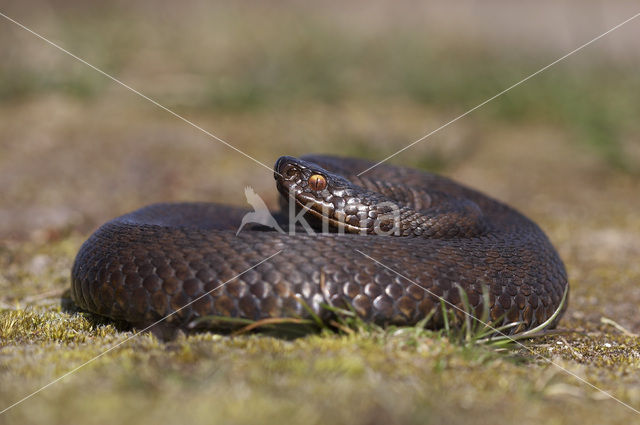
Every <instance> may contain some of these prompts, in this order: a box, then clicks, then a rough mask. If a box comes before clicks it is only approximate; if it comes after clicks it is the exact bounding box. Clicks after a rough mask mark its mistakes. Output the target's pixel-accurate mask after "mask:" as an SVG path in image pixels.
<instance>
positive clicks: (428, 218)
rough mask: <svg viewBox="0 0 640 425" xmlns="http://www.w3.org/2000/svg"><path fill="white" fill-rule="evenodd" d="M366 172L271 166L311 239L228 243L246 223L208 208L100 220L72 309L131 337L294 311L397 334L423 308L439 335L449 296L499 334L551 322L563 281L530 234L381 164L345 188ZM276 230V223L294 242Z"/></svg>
mask: <svg viewBox="0 0 640 425" xmlns="http://www.w3.org/2000/svg"><path fill="white" fill-rule="evenodd" d="M370 165H371V163H369V162H367V161H364V160H360V159H351V158H335V157H328V156H309V157H306V158H304V159H295V158H290V157H282V158H280V159H279V160H278V162H277V163H276V166H275V178H276V181H277V187H278V190H279V191H280V192H281V194H282V195H284V196H283V197H282V199H283V201H284V202H283V204H284V208H283V211H287V205H288V203H291V205H292V206H295V208H296V210H295V212H294V214H297V213H298V212H299V211H302V210H303V209H304V211H306V213H305V218H306V219H307V221H308V222H309V223H311V226H312V228H314V229H320V228H321V227H322V226H323V225H324V226H326V227H325V232H323V233H320V234H318V233H317V234H308V233H307V232H306V231H305V230H304V229H301V228H300V226H298V228H297V229H295V230H296V232H295V234H291V232H289V233H281V232H277V231H275V230H269V229H266V228H265V227H264V226H253V227H251V226H248V227H245V228H244V229H243V230H242V231H241V232H240V233H239V234H238V235H236V230H237V229H238V228H239V225H240V222H241V220H242V218H243V216H244V215H245V214H246V213H248V212H249V210H245V209H242V208H235V207H229V206H224V205H217V204H210V203H175V204H156V205H151V206H148V207H145V208H142V209H140V210H137V211H135V212H132V213H130V214H126V215H124V216H122V217H119V218H116V219H114V220H111V221H109V222H108V223H106V224H104V225H103V226H102V227H100V228H99V229H98V230H97V231H96V232H95V233H94V234H93V235H92V236H91V237H90V238H89V239H88V240H87V241H86V242H85V243H84V244H83V245H82V248H81V249H80V251H79V253H78V255H77V258H76V261H75V264H74V266H73V271H72V297H73V299H74V301H75V302H76V303H77V304H78V305H79V306H80V307H81V308H83V309H86V310H88V311H91V312H93V313H96V314H99V315H103V316H107V317H110V318H113V319H117V320H125V321H127V322H130V323H132V324H134V325H136V326H144V325H147V324H151V323H154V322H155V321H157V320H159V319H161V318H163V317H165V316H167V315H170V316H169V317H168V318H167V319H166V320H165V322H166V324H168V325H169V326H172V327H177V328H182V327H187V326H188V325H189V323H192V322H193V321H194V319H197V318H199V317H203V316H229V317H238V318H247V319H252V320H259V319H263V318H272V317H308V316H309V313H308V311H307V310H306V308H305V307H310V308H311V309H312V310H313V311H314V313H315V314H317V315H318V316H320V317H322V318H328V317H329V316H330V315H331V314H332V313H331V311H330V310H329V309H326V308H324V307H323V305H332V306H338V307H344V306H350V307H352V308H353V309H354V310H355V311H356V312H357V314H358V315H359V316H360V317H361V318H363V319H364V320H366V321H372V322H375V323H378V324H397V325H408V324H415V323H417V322H418V321H420V320H421V319H423V318H425V317H426V316H427V315H429V313H430V312H431V311H432V310H433V309H436V310H435V311H436V312H437V313H436V314H435V315H433V316H432V319H431V325H433V326H438V325H439V323H440V321H441V320H442V317H441V312H440V300H439V299H438V297H443V298H444V299H445V300H447V301H449V302H451V303H453V304H455V305H457V306H460V307H464V304H465V303H464V302H463V299H462V298H461V291H460V290H461V289H462V290H463V291H464V293H466V297H467V298H468V305H467V306H468V307H471V309H472V313H474V314H476V315H478V316H479V315H480V313H481V311H482V310H483V303H484V302H485V301H484V300H485V299H488V302H489V307H490V309H489V311H490V316H491V318H492V319H494V320H496V321H499V322H500V323H507V322H509V323H510V322H515V321H518V322H521V325H520V326H518V327H517V328H512V330H511V332H519V331H522V330H525V329H531V328H533V327H535V326H537V325H540V324H541V323H543V322H545V321H546V320H547V319H549V318H550V317H551V316H552V314H553V313H554V312H555V311H556V310H557V309H558V307H559V305H560V303H561V300H562V298H563V295H564V294H565V293H566V290H567V288H568V287H567V285H568V283H567V275H566V272H565V269H564V265H563V264H562V261H561V260H560V258H559V256H558V254H557V253H556V251H555V249H554V248H553V246H552V245H551V243H550V242H549V240H548V239H547V237H546V236H545V235H544V233H543V232H542V231H541V230H540V228H539V227H538V226H537V225H536V224H535V223H533V222H532V221H530V220H529V219H527V218H526V217H524V216H523V215H521V214H520V213H518V212H517V211H515V210H513V209H512V208H510V207H508V206H506V205H504V204H502V203H500V202H497V201H495V200H493V199H491V198H489V197H487V196H485V195H483V194H481V193H479V192H476V191H474V190H472V189H469V188H466V187H464V186H462V185H459V184H457V183H455V182H453V181H451V180H449V179H446V178H444V177H440V176H437V175H433V174H429V173H426V172H422V171H418V170H412V169H408V168H402V167H395V166H390V165H380V166H377V167H375V168H373V169H372V170H371V171H369V172H368V173H366V174H365V176H366V177H357V176H356V175H355V172H356V171H357V170H363V169H365V168H367V167H369V166H370ZM290 196H291V197H290ZM287 217H288V214H285V213H282V214H280V215H279V219H278V222H279V223H280V224H281V226H282V227H283V228H284V229H285V230H293V228H292V227H291V226H289V227H287V223H288V220H287ZM327 230H328V232H327ZM278 251H281V252H280V253H279V254H277V255H275V256H274V257H273V258H271V259H269V260H268V261H265V262H263V263H261V264H260V265H258V266H257V267H254V268H251V267H252V266H254V265H256V264H258V263H260V262H261V261H263V260H264V259H265V258H267V257H269V256H271V255H273V254H275V253H277V252H278ZM364 254H366V256H365V255H364ZM372 258H373V259H375V260H377V261H379V262H380V263H382V264H384V265H385V266H387V267H388V268H386V267H383V266H381V265H380V264H379V263H376V262H375V261H373V260H372ZM250 268H251V269H250ZM247 269H250V270H248V271H246V270H247ZM238 275H240V276H238ZM407 278H408V279H407ZM483 295H484V296H483ZM487 295H488V296H487ZM300 300H303V301H304V303H306V306H303V305H302V304H301V303H300ZM565 306H566V303H565ZM172 313H175V314H172ZM559 317H560V315H558V316H557V318H556V319H555V320H554V322H557V319H559ZM554 324H555V323H554Z"/></svg>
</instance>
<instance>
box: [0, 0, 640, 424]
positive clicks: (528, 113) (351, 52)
mask: <svg viewBox="0 0 640 425" xmlns="http://www.w3.org/2000/svg"><path fill="white" fill-rule="evenodd" d="M471 3H472V2H462V3H461V5H460V6H458V7H452V6H447V4H448V3H447V2H433V3H432V5H430V6H421V7H417V6H416V5H414V7H408V6H406V7H390V6H389V5H386V4H384V3H380V2H376V3H374V4H372V5H371V6H370V8H364V10H361V9H362V8H357V7H355V6H350V7H342V6H341V5H340V4H337V3H335V4H334V3H328V4H326V5H323V6H301V5H295V4H286V3H247V4H244V5H242V6H240V5H238V6H233V5H228V4H227V5H221V6H212V5H210V4H208V3H204V2H189V3H188V4H187V6H183V7H176V6H174V5H171V4H161V5H152V4H151V3H149V2H139V3H138V2H137V3H136V6H132V5H130V4H129V3H126V2H116V3H113V4H111V5H110V6H101V7H100V8H99V9H96V8H95V7H93V8H90V7H88V6H83V3H76V2H68V1H67V2H52V3H49V2H40V3H38V5H39V6H38V7H37V8H32V9H26V8H24V7H22V6H20V2H13V4H12V3H11V2H10V3H9V4H8V5H7V6H6V8H5V6H3V10H2V12H3V13H6V14H7V15H9V16H11V17H12V18H14V19H17V20H19V21H21V22H22V23H24V24H25V25H27V26H28V27H30V28H32V29H34V30H36V31H39V32H41V33H42V34H43V35H44V36H46V37H49V38H51V40H52V41H54V42H56V43H59V44H60V45H62V46H64V47H65V48H68V49H69V50H70V51H71V52H73V53H75V54H77V55H79V56H81V57H82V58H84V59H86V60H87V61H89V62H91V63H92V64H94V65H96V66H98V67H99V68H101V69H104V70H105V71H106V72H109V73H112V74H113V75H114V76H116V77H117V78H119V79H121V80H122V81H124V82H126V83H127V84H130V85H131V86H133V87H135V88H136V89H138V90H140V91H141V92H143V93H144V94H146V95H148V96H150V97H152V98H153V99H155V100H157V101H158V102H160V103H161V104H163V105H166V106H168V107H170V108H171V109H172V110H175V111H177V112H178V113H180V114H181V115H183V116H185V117H188V119H189V120H191V121H193V122H194V123H196V124H197V125H198V126H201V127H202V128H204V129H206V130H208V131H210V132H212V133H214V134H216V135H217V136H219V137H222V138H223V139H224V140H226V141H228V142H229V143H231V144H233V145H234V146H236V147H237V148H239V149H241V150H243V151H245V152H247V153H248V154H250V155H251V156H252V157H254V158H255V159H257V160H259V161H260V162H263V163H264V164H266V165H267V166H268V167H271V165H272V164H273V162H274V161H275V159H276V158H277V157H278V156H280V155H283V154H287V155H294V156H296V155H300V154H304V153H312V152H322V153H333V154H344V155H357V156H362V157H367V158H370V159H374V160H376V159H380V158H384V157H385V156H387V155H389V154H391V153H393V152H395V151H396V150H398V149H400V148H402V147H404V146H406V145H407V144H408V143H410V142H411V141H413V140H416V139H417V138H419V137H420V136H422V135H424V134H426V133H428V132H430V131H432V130H434V129H436V128H438V127H439V126H441V125H442V124H444V123H446V122H448V121H450V120H451V119H453V118H455V117H456V116H458V115H460V114H462V113H463V112H465V111H466V110H468V109H470V108H471V107H473V106H475V105H477V104H479V103H480V102H482V101H483V100H485V99H486V98H488V97H491V96H492V95H494V94H496V93H498V92H500V91H501V90H503V89H505V88H506V87H508V86H510V85H511V84H513V83H515V82H517V81H519V80H520V79H522V78H524V77H525V76H527V75H529V74H531V73H532V72H534V71H536V70H538V69H539V68H541V67H542V66H544V65H546V64H548V63H550V62H552V61H553V60H555V59H556V58H558V57H560V56H562V55H563V54H564V53H566V52H567V51H570V50H571V49H572V48H575V47H577V46H578V45H580V44H582V43H584V42H586V41H588V40H589V39H590V38H593V37H595V36H597V35H599V34H601V33H603V32H604V31H606V30H607V29H608V28H610V27H613V26H614V25H616V24H617V23H619V22H621V21H623V20H624V19H626V18H628V17H630V16H631V15H632V14H633V13H635V12H637V11H633V10H631V9H630V8H629V7H628V6H629V5H630V4H631V3H625V2H610V3H599V2H591V1H588V2H567V3H566V4H565V9H562V11H563V12H562V13H564V14H565V15H562V13H558V10H557V9H555V7H556V6H553V5H552V2H542V3H541V4H544V5H546V6H545V7H542V8H540V9H536V11H532V10H528V9H527V10H525V9H519V8H518V7H515V6H508V9H505V8H506V6H505V4H506V3H509V2H500V1H494V2H488V3H487V4H488V5H487V6H486V7H483V8H482V9H478V7H477V6H475V9H474V8H473V7H471ZM578 3H580V11H581V13H580V14H579V15H580V16H573V14H572V13H571V12H572V11H573V10H575V8H577V7H578ZM563 4H564V3H563ZM605 4H606V5H607V7H605V6H604V5H605ZM503 6H504V7H503ZM491 8H493V9H491ZM572 8H574V9H572ZM492 10H493V12H495V13H493V12H492ZM505 10H508V12H505ZM470 11H475V12H474V13H471V12H470ZM476 12H477V13H476ZM522 16H529V18H530V19H525V21H527V22H523V23H522V25H517V23H514V21H515V18H517V17H520V18H521V17H522ZM558 16H571V19H567V21H566V22H564V23H565V24H566V25H564V26H563V25H561V24H562V23H561V22H558V21H557V19H559V18H558ZM547 18H548V19H547ZM530 21H535V22H541V24H540V25H539V26H536V25H532V23H531V22H530ZM425 23H428V25H426V24H425ZM558 28H562V30H559V29H558ZM505 34H506V35H505ZM637 34H638V24H637V23H629V24H628V27H623V28H621V29H619V30H618V31H617V32H615V33H612V34H610V35H609V36H608V38H607V39H603V40H602V42H598V43H596V44H594V45H593V46H590V47H588V48H586V49H585V50H584V51H582V52H580V53H578V54H576V55H575V56H572V57H570V58H568V59H567V60H566V61H564V62H562V63H559V64H558V65H556V66H555V67H553V68H551V69H549V70H547V71H545V72H544V73H542V74H540V75H538V76H536V77H534V78H532V79H531V80H529V81H527V82H526V83H524V84H523V85H522V86H519V87H517V88H515V89H513V90H512V91H510V92H509V93H508V94H506V95H505V96H502V97H500V98H499V99H496V100H495V101H493V102H492V103H490V104H487V105H486V106H484V107H483V108H481V109H478V110H477V111H474V112H473V113H472V114H469V115H468V116H466V117H464V118H463V119H461V120H459V121H457V122H455V123H454V124H452V125H451V126H449V127H447V128H445V129H443V130H442V131H440V132H438V133H437V134H435V135H433V136H432V137H430V138H428V139H427V140H425V141H424V142H421V143H419V144H418V145H416V146H415V147H413V148H411V149H410V150H408V151H406V152H404V153H403V154H400V155H398V156H397V157H395V158H393V159H392V160H391V162H392V163H395V164H401V165H408V166H413V167H419V168H425V169H429V170H432V171H437V172H440V173H442V174H445V175H447V176H450V177H452V178H454V179H455V180H458V181H460V182H463V183H466V184H468V185H471V186H473V187H475V188H478V189H480V190H482V191H484V192H486V193H488V194H491V195H492V196H494V197H496V198H498V199H501V200H503V201H505V202H507V203H509V204H511V205H513V206H515V207H516V208H517V209H519V210H520V211H522V212H524V213H525V214H526V215H528V216H529V217H531V218H532V219H534V220H535V221H536V222H538V223H539V224H540V226H541V227H542V228H543V229H544V230H545V232H546V233H547V234H548V235H549V237H550V239H551V240H552V242H553V243H554V245H555V246H556V247H557V249H558V251H559V253H560V255H561V257H562V258H563V260H564V261H565V264H566V266H567V271H568V274H569V277H570V285H571V293H570V300H569V308H568V310H567V312H566V314H565V316H564V318H563V320H562V321H561V322H560V327H559V332H558V333H556V334H552V335H548V336H545V337H541V338H535V339H530V340H523V341H521V342H522V343H523V344H524V346H520V345H517V344H512V345H510V346H506V347H502V348H499V349H498V348H496V347H492V346H488V345H486V344H472V343H468V342H465V341H464V340H462V339H461V338H459V337H457V335H456V334H455V333H446V332H445V333H443V332H440V333H438V332H435V333H434V332H428V331H424V330H421V329H417V328H404V329H379V328H375V327H362V328H360V329H357V330H356V331H348V332H334V331H329V330H325V331H323V332H320V333H318V334H311V335H308V336H305V337H301V338H297V339H288V338H283V337H273V336H268V335H263V334H249V335H240V336H228V335H217V334H210V333H203V334H196V335H189V336H181V337H179V338H178V339H176V340H174V341H172V342H166V343H165V342H161V341H158V340H157V339H155V338H154V337H153V336H151V335H149V334H143V335H139V336H135V337H133V338H132V336H133V333H132V332H131V331H130V330H126V329H123V328H121V327H116V324H114V323H112V322H110V321H108V320H103V319H100V318H97V317H95V316H92V315H90V314H88V313H83V312H77V311H75V310H74V309H73V306H70V305H69V300H68V297H67V294H66V291H67V290H68V288H69V273H70V268H71V265H72V262H73V259H74V256H75V254H76V252H77V250H78V248H79V246H80V244H81V243H82V242H83V241H84V239H86V237H88V235H89V234H90V232H91V231H92V230H93V229H95V228H96V226H98V225H99V224H101V223H102V222H104V221H106V220H108V219H109V218H112V217H114V216H116V215H118V214H122V213H124V212H127V211H129V210H132V209H134V208H137V207H139V206H142V205H144V204H148V203H151V202H156V201H177V200H205V201H206V200H211V201H216V202H224V203H231V204H237V205H242V204H243V203H244V195H243V193H244V187H245V186H247V185H250V186H252V187H253V188H254V189H255V190H256V192H257V193H259V194H260V195H261V196H263V198H265V199H266V200H267V201H268V203H270V205H272V206H275V205H276V194H275V192H276V191H275V188H274V187H273V181H272V180H271V173H270V171H268V170H266V169H264V168H263V167H262V166H261V165H259V164H256V163H255V162H253V161H251V160H249V159H247V158H245V157H243V156H242V155H239V154H238V153H237V152H235V151H233V150H231V149H229V148H227V147H225V146H224V145H223V144H221V143H220V142H218V141H216V140H213V139H211V138H209V137H208V136H206V135H204V134H203V133H201V132H199V131H198V130H197V129H195V128H194V127H192V126H189V125H188V124H187V123H185V122H183V121H181V120H179V119H177V118H176V117H174V116H172V115H170V114H168V113H167V112H166V111H163V110H162V109H159V108H157V107H156V106H154V105H152V104H151V103H149V102H148V101H146V100H144V99H142V98H140V97H138V96H137V95H135V94H134V93H131V92H130V91H128V90H127V89H125V88H123V87H122V86H119V85H117V84H116V83H114V82H113V81H111V80H109V79H107V78H105V77H104V76H102V75H100V74H98V73H97V72H96V71H94V70H91V69H90V68H87V67H86V66H85V65H83V64H81V63H78V62H77V61H75V60H74V59H72V58H71V57H69V56H67V55H65V54H64V53H62V52H60V51H59V50H56V49H55V48H54V47H52V46H51V45H48V44H46V43H45V42H43V41H42V40H39V39H38V38H36V37H35V36H33V35H32V34H29V33H28V32H26V31H24V30H22V29H20V28H19V27H17V26H16V25H15V24H12V23H10V22H8V21H6V20H4V19H2V18H0V40H1V41H0V59H1V60H2V62H3V64H4V65H3V67H2V68H0V117H1V119H0V187H3V191H2V198H1V199H0V238H1V239H0V383H1V384H0V410H2V409H5V408H6V407H9V406H11V405H12V404H13V403H15V402H18V401H20V400H21V399H22V398H23V397H26V396H29V394H31V393H33V392H34V391H36V390H38V389H40V388H42V387H43V386H45V385H47V384H49V383H52V381H54V380H56V379H58V378H62V379H60V380H59V381H57V382H55V383H52V384H51V385H50V386H48V387H46V388H44V389H42V391H41V392H39V393H37V394H35V395H33V396H32V397H30V398H28V399H26V400H24V401H23V402H22V403H20V404H18V405H16V406H15V407H13V408H11V409H10V410H8V411H7V412H5V413H3V414H0V423H51V424H57V423H70V422H74V423H86V424H92V423H95V424H103V423H114V422H118V423H122V424H128V423H132V424H133V423H136V424H138V423H151V422H154V423H158V422H160V423H194V424H196V423H210V422H216V423H238V424H242V423H247V424H251V423H256V422H262V423H267V424H271V423H273V424H275V423H307V424H319V423H353V424H373V423H416V424H417V423H443V422H446V423H460V424H462V423H470V422H473V423H487V424H489V423H492V424H493V423H497V422H500V423H518V424H529V423H531V424H533V423H542V422H544V423H551V424H554V423H558V424H559V423H578V424H590V423H630V422H632V421H633V420H634V419H636V414H637V413H635V412H634V411H633V410H632V409H639V410H640V374H639V373H638V372H639V368H640V339H639V338H638V336H637V335H638V334H639V333H640V317H638V315H637V310H638V306H639V305H640V289H639V288H638V285H637V283H638V281H639V280H640V263H638V261H637V259H638V256H639V255H640V215H638V211H640V197H639V196H638V193H640V140H639V134H640V124H639V123H638V120H637V116H638V114H639V113H640V101H638V98H637V92H638V89H639V88H640V77H639V76H638V74H637V69H638V61H639V57H638V55H637V48H635V50H634V49H633V47H634V40H637V39H638V38H637ZM635 43H636V44H635V47H637V42H635ZM63 306H64V308H63ZM107 350H109V351H107ZM96 356H99V357H96ZM85 362H89V363H87V364H86V365H85ZM81 366H82V367H81ZM78 367H80V369H78V370H75V368H78ZM69 372H71V373H69ZM67 374H68V375H67ZM583 380H584V381H587V382H588V383H585V382H584V381H583ZM614 397H615V399H617V400H615V399H614ZM623 403H624V404H623ZM625 404H626V406H625Z"/></svg>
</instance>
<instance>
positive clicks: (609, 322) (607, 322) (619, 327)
mask: <svg viewBox="0 0 640 425" xmlns="http://www.w3.org/2000/svg"><path fill="white" fill-rule="evenodd" d="M600 323H602V324H604V325H609V326H613V327H614V328H616V329H617V330H619V331H620V332H622V333H623V334H625V335H627V336H632V337H636V338H637V337H638V336H639V335H638V334H635V333H633V332H631V331H630V330H628V329H626V328H625V327H623V326H622V325H621V324H619V323H618V322H615V321H614V320H612V319H609V318H608V317H604V316H602V317H601V318H600Z"/></svg>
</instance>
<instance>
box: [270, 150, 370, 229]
mask: <svg viewBox="0 0 640 425" xmlns="http://www.w3.org/2000/svg"><path fill="white" fill-rule="evenodd" d="M274 178H275V179H276V183H277V187H278V191H279V192H280V194H281V195H282V196H283V198H285V200H286V201H287V202H288V203H289V204H291V203H294V204H295V206H296V209H297V210H298V211H300V210H302V209H304V210H306V211H307V212H308V215H309V216H310V217H313V218H315V219H318V220H320V221H321V222H322V223H325V222H328V224H329V225H330V226H331V227H332V228H343V229H345V230H347V231H348V232H354V233H355V232H362V231H365V232H367V231H368V230H370V229H371V226H372V220H371V219H370V217H371V215H370V214H369V211H371V210H372V208H375V204H376V202H377V201H378V200H379V198H380V196H379V195H378V194H375V193H373V192H370V191H368V190H366V189H364V188H361V187H359V186H357V185H354V184H352V183H351V182H350V181H349V180H347V179H345V178H344V177H342V176H340V175H338V174H335V173H332V172H330V171H328V170H326V169H324V168H322V167H320V166H319V165H317V164H314V163H312V162H309V161H305V160H302V159H298V158H293V157H290V156H283V157H280V158H279V159H278V160H277V161H276V164H275V167H274Z"/></svg>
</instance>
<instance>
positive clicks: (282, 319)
mask: <svg viewBox="0 0 640 425" xmlns="http://www.w3.org/2000/svg"><path fill="white" fill-rule="evenodd" d="M283 323H294V324H298V325H299V324H304V325H311V324H314V322H313V321H311V320H308V319H296V318H294V317H270V318H268V319H262V320H258V321H255V322H253V323H251V324H249V325H247V326H244V327H243V328H241V329H238V330H237V331H235V332H233V333H232V334H231V335H232V336H237V335H241V334H243V333H247V332H249V331H251V330H253V329H256V328H259V327H261V326H265V325H278V324H283Z"/></svg>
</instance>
